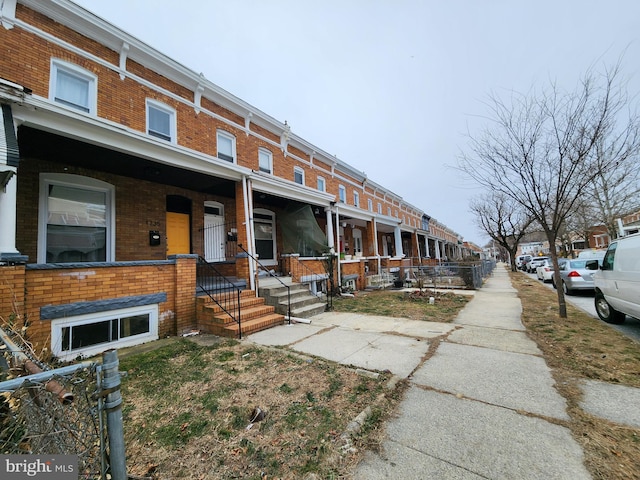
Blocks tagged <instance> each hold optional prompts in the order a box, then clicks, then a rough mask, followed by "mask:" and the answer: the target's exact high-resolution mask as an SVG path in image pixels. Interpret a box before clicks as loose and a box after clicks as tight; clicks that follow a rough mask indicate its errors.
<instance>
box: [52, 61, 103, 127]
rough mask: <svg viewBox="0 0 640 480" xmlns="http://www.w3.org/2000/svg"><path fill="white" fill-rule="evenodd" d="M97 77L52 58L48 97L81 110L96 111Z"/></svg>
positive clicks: (93, 112)
mask: <svg viewBox="0 0 640 480" xmlns="http://www.w3.org/2000/svg"><path fill="white" fill-rule="evenodd" d="M96 85H97V77H96V76H95V75H93V74H92V73H90V72H88V71H87V70H84V69H83V68H80V67H78V66H77V65H73V64H70V63H66V62H62V61H59V60H52V62H51V75H50V81H49V98H50V99H51V100H53V101H54V102H56V103H60V104H62V105H66V106H67V107H71V108H75V109H76V110H80V111H82V112H86V113H91V114H94V115H95V113H96V110H97V108H96V90H97V87H96Z"/></svg>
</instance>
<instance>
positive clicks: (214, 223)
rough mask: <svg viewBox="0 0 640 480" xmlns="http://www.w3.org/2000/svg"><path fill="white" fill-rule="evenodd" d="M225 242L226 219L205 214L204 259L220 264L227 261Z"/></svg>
mask: <svg viewBox="0 0 640 480" xmlns="http://www.w3.org/2000/svg"><path fill="white" fill-rule="evenodd" d="M224 242H225V231H224V217H221V216H219V215H210V214H207V213H205V215H204V257H205V259H206V260H207V262H220V261H223V260H225V254H224Z"/></svg>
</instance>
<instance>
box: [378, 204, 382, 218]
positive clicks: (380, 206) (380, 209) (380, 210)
mask: <svg viewBox="0 0 640 480" xmlns="http://www.w3.org/2000/svg"><path fill="white" fill-rule="evenodd" d="M378 213H379V214H380V215H382V204H381V203H380V202H378Z"/></svg>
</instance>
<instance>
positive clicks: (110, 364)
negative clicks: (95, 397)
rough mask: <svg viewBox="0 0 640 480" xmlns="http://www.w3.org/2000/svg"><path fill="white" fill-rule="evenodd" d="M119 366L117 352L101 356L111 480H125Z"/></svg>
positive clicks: (107, 352)
mask: <svg viewBox="0 0 640 480" xmlns="http://www.w3.org/2000/svg"><path fill="white" fill-rule="evenodd" d="M119 364H120V362H119V361H118V351H117V350H107V351H106V352H104V353H103V354H102V372H103V380H102V389H103V390H102V392H103V394H106V397H107V398H106V402H105V409H106V411H107V435H108V436H109V465H110V467H111V478H112V479H113V480H127V462H126V457H125V449H124V428H123V422H122V396H121V395H120V372H119V371H118V365H119Z"/></svg>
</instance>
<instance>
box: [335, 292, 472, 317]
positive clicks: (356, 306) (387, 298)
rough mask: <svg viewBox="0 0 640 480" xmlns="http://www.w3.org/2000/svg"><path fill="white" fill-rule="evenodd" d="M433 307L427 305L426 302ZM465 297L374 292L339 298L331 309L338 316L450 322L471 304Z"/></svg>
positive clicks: (429, 293) (439, 293)
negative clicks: (361, 315) (357, 315)
mask: <svg viewBox="0 0 640 480" xmlns="http://www.w3.org/2000/svg"><path fill="white" fill-rule="evenodd" d="M430 297H433V298H434V303H433V305H431V304H430V303H429V298H430ZM470 298H471V297H470V296H468V295H456V294H454V293H452V292H444V293H442V292H433V290H429V289H426V290H423V291H422V293H420V292H419V291H416V292H406V291H401V290H374V291H372V292H356V294H355V297H354V298H350V297H338V298H336V299H335V300H334V302H333V306H334V309H335V310H336V311H338V312H353V313H362V314H366V315H380V316H384V317H400V318H410V319H412V320H425V321H429V322H445V323H448V322H451V321H452V320H453V319H454V318H456V315H457V314H458V312H459V311H460V310H461V309H462V308H463V307H464V306H465V305H466V304H467V302H468V301H469V300H470Z"/></svg>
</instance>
